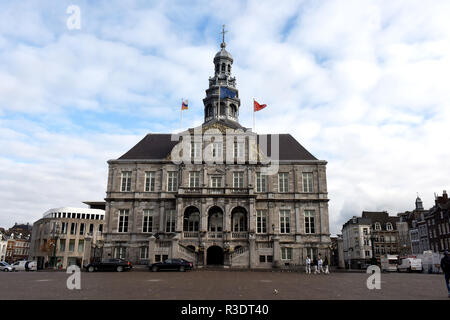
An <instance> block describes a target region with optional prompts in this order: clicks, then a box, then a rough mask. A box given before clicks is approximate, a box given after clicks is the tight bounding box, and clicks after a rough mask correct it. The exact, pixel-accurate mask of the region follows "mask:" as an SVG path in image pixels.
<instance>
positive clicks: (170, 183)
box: [167, 171, 178, 192]
mask: <svg viewBox="0 0 450 320" xmlns="http://www.w3.org/2000/svg"><path fill="white" fill-rule="evenodd" d="M177 188H178V172H177V171H169V172H167V191H168V192H174V191H177Z"/></svg>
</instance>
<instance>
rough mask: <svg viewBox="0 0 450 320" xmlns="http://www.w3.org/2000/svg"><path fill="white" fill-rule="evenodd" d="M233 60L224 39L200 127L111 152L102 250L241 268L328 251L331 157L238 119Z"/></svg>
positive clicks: (145, 259) (143, 259) (139, 259)
mask: <svg viewBox="0 0 450 320" xmlns="http://www.w3.org/2000/svg"><path fill="white" fill-rule="evenodd" d="M232 63H233V59H232V57H231V55H230V54H229V53H228V52H227V51H226V50H225V43H222V45H221V51H219V52H218V53H217V55H216V56H215V58H214V65H215V75H214V77H212V78H210V79H209V88H208V89H207V90H206V95H207V96H206V98H205V99H204V101H203V102H204V104H205V122H204V124H203V125H202V126H200V127H197V128H191V129H189V130H187V131H185V132H183V133H180V134H179V136H175V137H171V136H170V135H163V134H153V135H151V134H150V135H147V136H146V137H145V138H144V139H143V140H142V141H141V142H139V143H138V144H137V145H136V146H135V147H133V148H132V149H131V150H130V151H128V152H127V153H126V154H125V155H123V156H122V157H120V158H119V159H116V160H110V161H108V164H109V173H108V184H107V197H106V199H105V200H106V220H105V224H106V230H105V231H106V232H105V234H104V242H105V244H104V257H117V258H125V259H128V260H130V261H131V262H132V263H134V264H147V263H153V262H155V261H160V260H164V259H165V258H185V259H187V260H189V261H191V262H193V263H194V264H195V265H196V266H206V265H211V264H212V265H224V266H228V267H245V268H248V267H250V268H272V267H281V266H286V265H301V264H304V260H305V259H306V256H307V255H310V256H314V257H317V256H318V254H319V253H320V254H321V255H322V257H325V256H328V259H330V256H329V254H330V253H329V249H330V244H331V242H330V234H329V221H328V194H327V183H326V161H321V160H317V159H316V158H315V157H314V156H312V155H311V154H310V153H309V152H308V151H306V150H305V149H304V148H303V147H302V146H301V145H300V144H299V143H298V142H297V141H295V139H294V138H292V137H291V136H290V135H280V136H278V135H272V136H269V137H265V136H261V135H257V134H256V133H254V132H252V131H251V130H249V129H248V128H244V127H242V126H241V125H240V124H239V122H238V115H239V107H240V100H239V98H238V95H239V93H238V90H237V89H236V82H235V78H233V77H231V65H232ZM266 138H267V144H266V145H267V148H264V146H265V144H264V143H263V142H264V141H265V139H266ZM269 147H270V152H269V151H268V149H269ZM277 148H278V149H277ZM269 154H270V155H269ZM180 158H182V159H183V161H182V162H180V161H178V160H179V159H180ZM186 160H187V161H186ZM269 160H270V161H269ZM268 161H269V162H270V163H269V162H268ZM274 167H277V168H278V170H273V168H274Z"/></svg>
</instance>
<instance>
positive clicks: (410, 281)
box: [0, 270, 449, 300]
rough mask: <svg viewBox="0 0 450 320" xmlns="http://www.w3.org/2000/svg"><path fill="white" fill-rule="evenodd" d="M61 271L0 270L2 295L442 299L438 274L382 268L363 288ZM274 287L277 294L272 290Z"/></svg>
mask: <svg viewBox="0 0 450 320" xmlns="http://www.w3.org/2000/svg"><path fill="white" fill-rule="evenodd" d="M69 276H70V275H69V274H66V273H64V272H45V271H39V272H14V273H6V272H2V273H0V283H1V284H2V285H1V287H2V290H0V300H7V299H168V300H172V299H187V300H191V299H194V300H211V299H213V300H229V299H232V300H240V299H246V300H264V299H273V300H292V299H294V300H303V299H326V300H330V299H331V300H342V299H384V300H391V299H419V300H422V299H443V300H449V298H448V297H447V290H446V288H445V284H444V277H443V275H435V274H407V273H405V274H403V273H402V274H398V273H392V274H387V273H382V274H381V289H380V290H369V289H367V286H366V280H367V278H368V276H369V275H368V274H365V273H347V272H337V273H332V274H330V275H322V274H321V275H313V274H311V275H306V274H304V273H298V272H263V271H210V270H195V271H190V272H184V273H183V272H157V273H153V272H147V271H131V272H123V273H116V272H96V273H87V272H82V273H81V289H80V290H69V289H67V286H66V281H67V279H68V277H69ZM275 290H276V291H277V293H275Z"/></svg>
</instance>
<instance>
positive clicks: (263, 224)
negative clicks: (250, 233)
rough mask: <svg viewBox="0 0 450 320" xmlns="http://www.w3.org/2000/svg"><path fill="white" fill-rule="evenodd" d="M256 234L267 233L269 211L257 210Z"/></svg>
mask: <svg viewBox="0 0 450 320" xmlns="http://www.w3.org/2000/svg"><path fill="white" fill-rule="evenodd" d="M256 233H267V210H256Z"/></svg>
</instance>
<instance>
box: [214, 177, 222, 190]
mask: <svg viewBox="0 0 450 320" xmlns="http://www.w3.org/2000/svg"><path fill="white" fill-rule="evenodd" d="M220 187H222V177H211V188H220Z"/></svg>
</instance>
